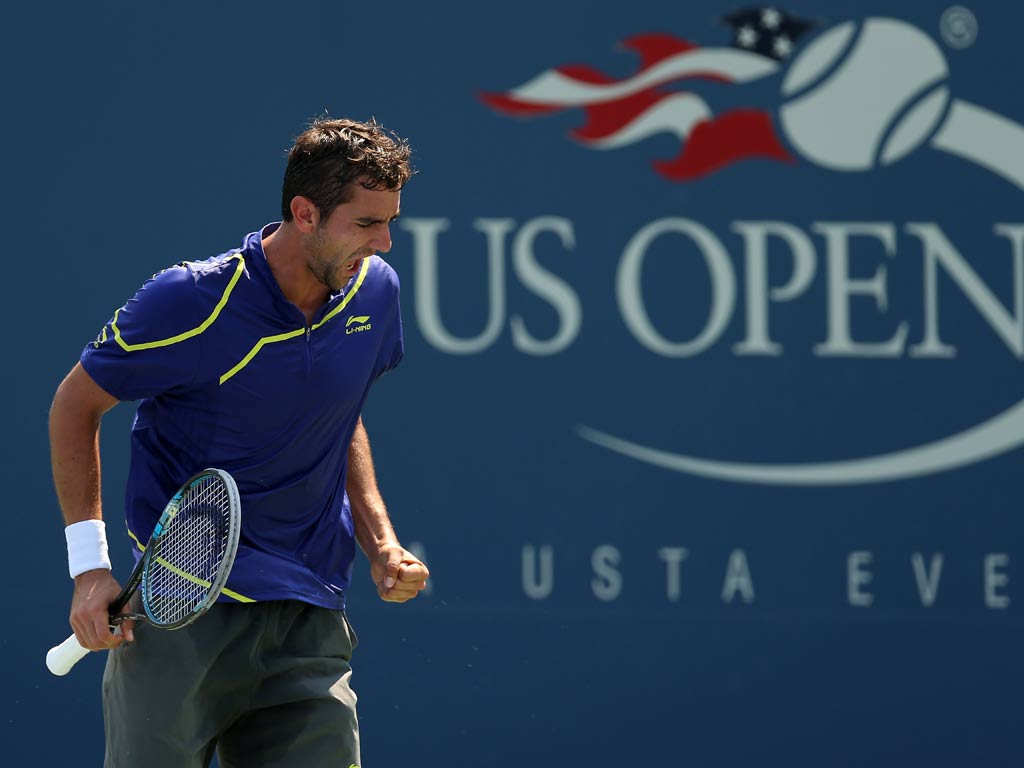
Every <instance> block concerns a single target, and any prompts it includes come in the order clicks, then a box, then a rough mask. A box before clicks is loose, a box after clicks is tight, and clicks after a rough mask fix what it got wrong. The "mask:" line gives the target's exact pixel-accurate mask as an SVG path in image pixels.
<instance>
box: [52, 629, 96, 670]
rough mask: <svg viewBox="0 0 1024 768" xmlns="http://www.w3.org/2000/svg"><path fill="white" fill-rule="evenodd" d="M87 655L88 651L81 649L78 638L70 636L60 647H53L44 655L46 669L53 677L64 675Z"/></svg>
mask: <svg viewBox="0 0 1024 768" xmlns="http://www.w3.org/2000/svg"><path fill="white" fill-rule="evenodd" d="M88 655H89V649H88V648H83V647H82V646H81V644H80V643H79V642H78V638H77V637H75V636H74V635H71V636H70V637H69V638H68V639H67V640H65V641H64V642H63V643H61V644H60V645H55V646H54V647H53V648H51V649H50V650H49V651H48V652H47V654H46V668H47V669H49V670H50V671H51V672H53V674H55V675H66V674H67V673H68V672H70V671H71V668H72V667H73V666H75V664H77V663H78V662H79V661H81V660H82V659H83V658H85V657H86V656H88Z"/></svg>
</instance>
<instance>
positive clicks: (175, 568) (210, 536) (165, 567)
mask: <svg viewBox="0 0 1024 768" xmlns="http://www.w3.org/2000/svg"><path fill="white" fill-rule="evenodd" d="M229 525H230V497H229V494H228V491H227V489H226V488H225V486H224V483H223V482H222V481H221V480H220V478H218V477H205V478H202V479H201V480H199V481H198V482H197V483H196V484H195V485H192V486H190V487H189V488H188V489H187V490H186V491H185V493H184V494H183V495H182V499H181V504H180V505H179V507H178V511H177V513H176V514H175V515H174V516H173V517H172V518H171V519H170V520H169V521H168V522H167V523H166V524H165V529H164V532H163V534H162V536H161V537H160V539H159V540H158V542H157V547H156V548H155V550H154V552H153V555H152V558H151V562H150V563H149V566H148V567H147V570H146V575H145V579H144V583H143V592H144V599H145V602H146V606H147V613H148V614H149V616H150V619H151V620H152V621H154V622H155V623H158V624H166V625H171V624H176V623H178V622H180V621H182V620H183V619H185V618H187V617H188V616H189V615H190V614H191V613H192V612H194V611H195V610H197V609H199V608H200V607H202V606H203V605H204V604H205V602H206V600H207V596H208V595H209V593H210V588H211V585H212V583H213V581H214V579H215V577H216V575H217V572H218V571H219V570H220V567H221V564H222V562H223V560H224V556H225V553H226V551H227V548H228V529H229Z"/></svg>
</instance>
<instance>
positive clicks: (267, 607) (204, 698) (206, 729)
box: [103, 601, 359, 768]
mask: <svg viewBox="0 0 1024 768" xmlns="http://www.w3.org/2000/svg"><path fill="white" fill-rule="evenodd" d="M356 642H357V641H356V636H355V632H353V631H352V627H351V625H350V624H349V622H348V619H347V618H346V617H345V615H344V614H343V613H341V612H339V611H331V610H328V609H326V608H318V607H315V606H311V605H307V604H305V603H300V602H295V601H280V602H277V601H275V602H266V603H249V604H245V605H238V604H218V605H215V606H213V608H211V609H210V611H209V613H207V614H206V615H205V616H203V617H201V618H200V619H199V620H198V621H196V622H195V623H194V624H192V625H190V626H188V627H185V628H183V629H178V630H173V631H169V630H163V629H155V628H153V627H150V626H148V625H145V624H140V625H137V626H136V628H135V642H134V643H132V644H131V645H127V644H123V645H121V646H120V647H119V648H116V649H114V650H113V651H111V652H110V654H109V657H108V659H107V667H106V670H105V672H104V674H103V714H104V721H105V726H106V739H107V753H106V761H105V763H104V766H105V768H128V766H138V765H145V766H147V768H204V767H205V766H207V765H209V763H210V761H211V760H212V758H213V754H214V752H215V751H216V753H217V759H218V761H219V762H220V765H221V767H222V768H293V767H294V768H298V767H299V766H301V767H302V768H320V767H321V766H323V767H324V768H327V767H328V766H329V767H330V768H350V766H353V765H355V766H358V765H359V726H358V722H357V719H356V696H355V693H353V692H352V689H351V688H350V687H349V678H350V677H351V675H352V670H351V668H350V666H349V662H350V660H351V658H352V650H353V649H354V648H355V646H356Z"/></svg>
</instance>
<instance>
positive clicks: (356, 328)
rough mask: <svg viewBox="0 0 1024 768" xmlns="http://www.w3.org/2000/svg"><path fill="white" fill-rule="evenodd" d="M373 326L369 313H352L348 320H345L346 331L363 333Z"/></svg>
mask: <svg viewBox="0 0 1024 768" xmlns="http://www.w3.org/2000/svg"><path fill="white" fill-rule="evenodd" d="M371 328H373V326H372V325H371V324H370V316H369V315H351V316H350V317H349V319H348V320H346V321H345V333H361V332H363V331H368V330H370V329H371Z"/></svg>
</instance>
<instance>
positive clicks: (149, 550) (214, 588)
mask: <svg viewBox="0 0 1024 768" xmlns="http://www.w3.org/2000/svg"><path fill="white" fill-rule="evenodd" d="M240 527H241V504H240V502H239V499H238V488H237V487H236V486H235V481H234V479H233V478H232V477H231V475H229V474H228V473H227V472H224V471H223V470H220V469H205V470H203V471H202V472H200V473H198V474H197V475H194V476H193V477H192V478H190V479H189V480H188V481H187V482H186V483H185V484H184V485H182V486H181V488H179V489H178V491H177V493H175V494H174V496H173V497H171V500H170V501H169V502H167V506H166V507H164V511H163V513H161V515H160V519H159V520H157V523H156V527H155V528H154V529H153V534H152V535H151V536H150V537H149V541H148V542H147V544H146V549H145V551H144V552H143V553H142V557H141V558H140V559H139V562H138V563H136V565H135V569H134V570H133V571H132V575H131V577H130V578H129V579H128V583H127V584H125V586H124V589H122V590H121V594H119V595H118V596H117V598H116V599H115V600H114V602H112V603H111V604H110V626H111V629H113V628H115V627H116V626H117V625H118V624H120V623H122V622H124V621H127V620H129V619H132V620H136V621H146V622H149V623H150V624H152V625H153V626H154V627H159V628H160V629H180V628H181V627H184V626H186V625H188V624H191V623H192V622H193V621H195V620H196V619H198V618H199V617H200V616H202V615H203V614H204V613H205V612H206V610H207V609H208V608H209V607H210V606H211V605H213V603H214V601H215V600H216V599H217V597H218V596H219V595H220V593H221V590H222V589H224V584H225V583H226V582H227V580H228V573H229V572H230V571H231V566H232V565H233V564H234V562H235V552H236V550H237V549H238V534H239V528H240ZM140 587H141V596H142V610H143V613H129V614H125V615H118V614H119V613H120V612H121V610H122V609H123V608H124V607H125V606H126V605H127V604H128V601H129V600H130V599H131V597H132V595H134V594H135V592H136V590H138V589H139V588H140ZM88 653H89V650H88V649H87V648H83V647H82V646H81V645H80V644H79V642H78V638H76V637H75V636H74V635H73V634H72V635H71V636H70V637H69V638H68V639H67V640H65V641H64V642H63V643H61V644H60V645H58V646H55V647H54V648H51V649H50V651H49V653H47V654H46V666H47V667H48V668H49V670H50V671H51V672H53V674H55V675H66V674H67V673H68V672H70V671H71V668H72V667H73V666H74V665H75V664H76V663H78V661H80V660H81V659H82V658H84V657H85V656H86V655H88Z"/></svg>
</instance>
